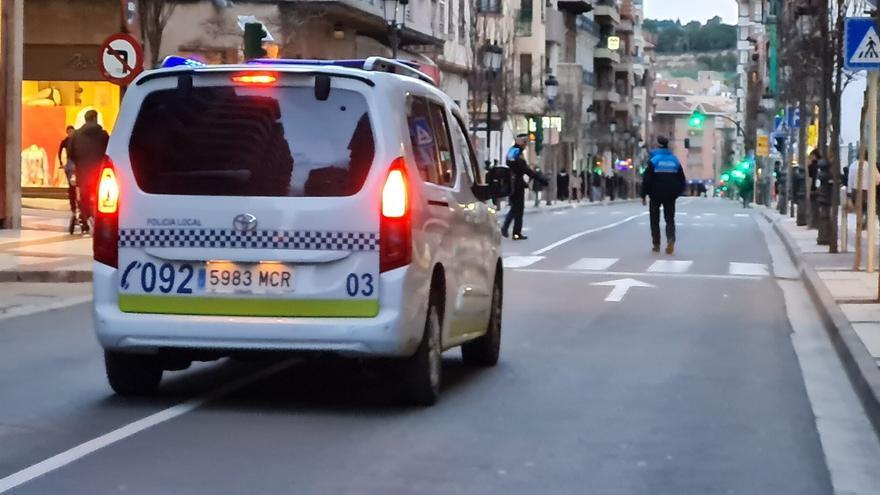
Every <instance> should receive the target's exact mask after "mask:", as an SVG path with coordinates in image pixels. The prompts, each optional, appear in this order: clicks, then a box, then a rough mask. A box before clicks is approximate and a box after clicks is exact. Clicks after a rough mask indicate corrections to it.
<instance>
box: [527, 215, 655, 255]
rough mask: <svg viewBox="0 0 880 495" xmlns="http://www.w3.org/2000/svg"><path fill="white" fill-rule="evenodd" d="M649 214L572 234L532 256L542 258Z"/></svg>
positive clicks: (633, 216) (629, 217)
mask: <svg viewBox="0 0 880 495" xmlns="http://www.w3.org/2000/svg"><path fill="white" fill-rule="evenodd" d="M647 214H648V212H647V211H644V212H642V213H639V214H637V215H631V216H628V217H626V218H624V219H622V220H618V221H617V222H613V223H609V224H608V225H603V226H601V227H596V228H592V229H587V230H584V231H582V232H578V233H576V234H572V235H570V236H568V237H566V238H565V239H560V240H558V241H556V242H554V243H553V244H550V245H549V246H546V247H543V248H541V249H538V250H537V251H534V252H533V253H532V256H541V255H542V254H544V253H546V252H548V251H551V250H553V249H556V248H558V247H559V246H562V245H563V244H567V243H569V242H571V241H573V240H575V239H579V238H581V237H583V236H585V235H589V234H594V233H596V232H601V231H603V230H608V229H613V228H614V227H617V226H619V225H623V224H625V223H626V222H629V221H632V220H635V219H636V218H639V217H643V216H645V215H647Z"/></svg>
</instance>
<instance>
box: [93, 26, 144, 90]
mask: <svg viewBox="0 0 880 495" xmlns="http://www.w3.org/2000/svg"><path fill="white" fill-rule="evenodd" d="M98 65H99V67H100V69H101V75H102V76H104V79H106V80H108V81H110V82H112V83H114V84H118V85H120V86H126V85H128V84H130V83H131V81H133V80H134V78H135V77H137V75H138V74H140V73H141V72H142V71H143V70H144V50H143V48H141V45H140V43H138V41H137V40H136V39H134V38H133V37H132V36H131V35H128V34H125V33H119V34H114V35H112V36H110V37H109V38H107V39H106V40H105V41H104V43H102V44H101V51H100V52H99V53H98Z"/></svg>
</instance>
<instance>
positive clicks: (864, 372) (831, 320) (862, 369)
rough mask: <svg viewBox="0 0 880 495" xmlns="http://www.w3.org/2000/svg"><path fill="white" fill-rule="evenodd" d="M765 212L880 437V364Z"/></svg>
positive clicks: (777, 224)
mask: <svg viewBox="0 0 880 495" xmlns="http://www.w3.org/2000/svg"><path fill="white" fill-rule="evenodd" d="M761 213H762V214H763V215H764V217H765V218H766V219H767V220H768V221H769V222H770V224H771V225H773V230H774V231H775V232H776V233H777V235H779V237H780V239H782V243H783V244H784V245H785V249H786V250H787V251H788V254H789V256H790V257H791V259H792V261H794V263H795V265H796V266H797V269H798V272H799V273H800V275H801V280H803V282H804V285H805V286H806V288H807V292H808V293H809V294H810V298H811V299H812V300H813V303H814V304H815V306H816V308H817V309H818V310H819V314H820V315H821V316H822V320H823V322H824V323H825V330H826V331H827V332H828V336H829V337H830V338H831V343H832V345H834V349H835V350H836V351H837V355H838V356H839V357H840V360H841V362H842V363H843V367H844V369H845V370H846V374H847V376H848V377H849V381H850V383H851V384H852V386H853V389H854V390H855V392H856V394H857V395H858V396H859V401H860V402H861V403H862V407H864V408H865V413H866V414H867V415H868V418H869V419H870V421H871V426H873V427H874V434H875V435H876V436H877V437H878V439H880V367H878V366H877V362H876V361H875V360H874V358H873V357H872V356H871V355H870V353H868V349H867V348H865V345H864V344H863V343H862V340H861V339H860V338H859V336H858V334H856V331H855V329H853V327H852V324H851V323H850V322H849V320H848V319H847V318H846V315H844V314H843V310H842V309H840V306H839V305H838V303H837V301H835V300H834V297H833V296H832V295H831V293H830V292H829V291H828V289H826V288H825V285H824V283H823V282H822V279H821V278H820V277H819V274H818V273H817V272H816V270H814V269H813V267H811V266H809V265H808V264H807V263H805V262H803V259H802V256H803V253H802V252H801V251H800V249H799V248H798V247H797V244H796V243H795V241H794V239H793V238H792V237H791V236H790V235H789V233H788V232H786V230H785V229H783V228H782V226H780V224H779V222H777V221H776V220H775V219H774V218H773V217H771V216H770V215H769V214H768V213H767V212H761Z"/></svg>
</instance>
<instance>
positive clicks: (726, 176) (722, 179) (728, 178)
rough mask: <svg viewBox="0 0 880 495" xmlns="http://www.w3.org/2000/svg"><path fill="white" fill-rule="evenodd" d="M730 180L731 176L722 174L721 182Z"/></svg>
mask: <svg viewBox="0 0 880 495" xmlns="http://www.w3.org/2000/svg"><path fill="white" fill-rule="evenodd" d="M729 180H730V174H721V182H727V181H729Z"/></svg>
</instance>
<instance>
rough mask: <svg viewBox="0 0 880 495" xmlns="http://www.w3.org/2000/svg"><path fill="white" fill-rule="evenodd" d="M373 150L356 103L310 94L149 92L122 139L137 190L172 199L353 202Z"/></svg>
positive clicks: (363, 109) (346, 94) (334, 94)
mask: <svg viewBox="0 0 880 495" xmlns="http://www.w3.org/2000/svg"><path fill="white" fill-rule="evenodd" d="M374 152H375V142H374V139H373V132H372V129H371V126H370V117H369V113H368V111H367V103H366V100H365V99H364V97H363V96H362V95H361V94H359V93H357V92H354V91H348V90H342V89H333V90H332V91H331V92H330V96H329V98H328V99H327V100H326V101H320V100H318V99H317V98H315V91H314V88H312V87H303V88H295V87H286V88H258V87H228V86H226V87H202V88H192V89H190V90H189V91H188V92H183V91H178V90H176V89H170V90H162V91H155V92H153V93H151V94H149V95H148V96H147V97H146V98H145V99H144V102H143V105H142V106H141V109H140V113H139V114H138V117H137V120H136V121H135V124H134V129H133V131H132V135H131V140H130V142H129V153H130V156H131V166H132V169H133V172H134V176H135V180H136V181H137V184H138V187H140V189H141V190H143V191H144V192H146V193H151V194H175V195H206V196H313V197H314V196H351V195H353V194H356V193H357V192H358V191H360V189H361V187H362V186H363V184H364V181H365V180H366V177H367V174H368V172H369V170H370V166H371V165H372V162H373V156H374Z"/></svg>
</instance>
